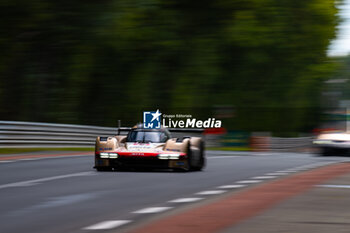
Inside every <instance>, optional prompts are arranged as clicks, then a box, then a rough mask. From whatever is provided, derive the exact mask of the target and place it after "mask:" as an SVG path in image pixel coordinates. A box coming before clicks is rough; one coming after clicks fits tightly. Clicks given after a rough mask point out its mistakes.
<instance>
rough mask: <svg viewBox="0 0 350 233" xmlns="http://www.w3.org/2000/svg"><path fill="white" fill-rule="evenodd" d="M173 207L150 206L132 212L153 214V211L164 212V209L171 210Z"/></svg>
mask: <svg viewBox="0 0 350 233" xmlns="http://www.w3.org/2000/svg"><path fill="white" fill-rule="evenodd" d="M171 208H173V207H149V208H144V209H141V210H137V211H134V212H132V213H134V214H152V213H159V212H163V211H166V210H169V209H171Z"/></svg>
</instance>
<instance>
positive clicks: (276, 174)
mask: <svg viewBox="0 0 350 233" xmlns="http://www.w3.org/2000/svg"><path fill="white" fill-rule="evenodd" d="M265 175H266V176H284V175H288V173H287V172H272V173H267V174H265Z"/></svg>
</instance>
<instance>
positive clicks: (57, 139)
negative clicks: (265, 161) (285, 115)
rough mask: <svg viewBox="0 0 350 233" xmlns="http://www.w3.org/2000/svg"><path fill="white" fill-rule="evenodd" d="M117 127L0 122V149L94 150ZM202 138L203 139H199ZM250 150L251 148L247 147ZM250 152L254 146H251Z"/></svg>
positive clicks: (294, 142)
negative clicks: (74, 148)
mask: <svg viewBox="0 0 350 233" xmlns="http://www.w3.org/2000/svg"><path fill="white" fill-rule="evenodd" d="M120 129H121V131H120V134H122V135H125V134H126V133H127V131H128V130H129V129H130V128H128V127H122V128H120ZM169 130H170V131H171V132H172V135H173V137H182V136H184V135H186V136H198V133H202V132H203V130H202V129H191V130H189V129H169ZM117 132H118V128H117V127H100V126H88V125H72V124H52V123H37V122H22V121H0V148H15V147H16V148H18V147H26V148H29V147H48V148H49V147H51V148H52V147H94V144H95V140H96V137H97V136H104V137H108V136H114V135H116V134H117ZM202 136H203V135H202ZM265 138H266V140H264V142H263V143H261V144H263V145H260V146H261V147H263V148H264V150H267V151H268V150H270V151H279V150H295V149H298V148H308V147H311V144H312V138H311V137H298V138H278V137H265ZM205 140H206V146H207V147H220V146H222V143H221V141H222V140H221V136H217V135H206V136H205ZM251 146H252V145H251ZM253 149H254V146H253Z"/></svg>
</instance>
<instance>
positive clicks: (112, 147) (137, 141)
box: [94, 124, 205, 171]
mask: <svg viewBox="0 0 350 233" xmlns="http://www.w3.org/2000/svg"><path fill="white" fill-rule="evenodd" d="M123 130H124V131H128V134H127V135H126V136H122V135H117V136H113V137H97V139H96V145H95V167H94V168H96V170H97V171H108V170H113V169H115V170H118V169H122V168H171V169H174V170H184V171H190V170H197V171H199V170H202V168H203V167H204V166H205V155H204V141H203V140H202V138H201V137H182V138H181V139H179V138H172V137H171V134H170V131H172V130H173V131H176V129H170V131H169V130H168V129H166V128H160V129H146V128H144V127H143V125H142V124H140V125H137V126H134V127H133V128H124V129H123ZM181 131H185V132H186V131H192V130H191V129H181ZM118 134H119V130H118Z"/></svg>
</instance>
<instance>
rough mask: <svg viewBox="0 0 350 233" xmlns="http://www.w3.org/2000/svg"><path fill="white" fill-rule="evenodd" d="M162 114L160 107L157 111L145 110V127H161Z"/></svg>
mask: <svg viewBox="0 0 350 233" xmlns="http://www.w3.org/2000/svg"><path fill="white" fill-rule="evenodd" d="M161 115H162V113H160V112H159V109H157V111H156V112H143V127H144V128H145V129H160V126H161V124H160V121H161V119H160V118H161Z"/></svg>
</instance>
